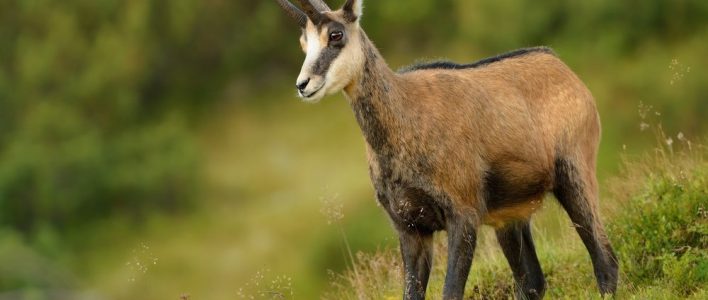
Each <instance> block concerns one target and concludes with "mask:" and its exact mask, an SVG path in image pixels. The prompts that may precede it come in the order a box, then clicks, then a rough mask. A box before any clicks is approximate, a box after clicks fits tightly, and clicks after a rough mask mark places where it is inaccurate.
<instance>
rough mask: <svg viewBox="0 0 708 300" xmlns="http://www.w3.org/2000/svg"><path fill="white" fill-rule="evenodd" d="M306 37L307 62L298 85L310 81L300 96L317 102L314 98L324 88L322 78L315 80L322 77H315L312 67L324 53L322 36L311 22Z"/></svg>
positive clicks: (301, 70)
mask: <svg viewBox="0 0 708 300" xmlns="http://www.w3.org/2000/svg"><path fill="white" fill-rule="evenodd" d="M305 36H306V42H305V43H306V44H307V48H306V49H305V62H304V63H303V64H302V68H301V69H300V75H298V77H297V83H301V82H304V81H306V80H308V79H309V80H310V83H309V84H308V85H307V86H306V87H305V89H304V90H303V91H302V92H299V94H300V97H301V98H303V100H305V101H317V100H319V99H313V98H315V94H319V93H320V91H319V90H320V89H321V88H322V85H323V82H322V79H321V78H315V77H321V76H314V75H312V74H311V72H312V66H313V65H314V64H315V62H316V61H317V59H318V58H319V57H320V52H322V43H321V42H320V36H319V33H318V32H317V29H316V26H314V25H313V24H312V22H311V21H309V20H308V23H307V27H306V29H305ZM320 98H321V97H320Z"/></svg>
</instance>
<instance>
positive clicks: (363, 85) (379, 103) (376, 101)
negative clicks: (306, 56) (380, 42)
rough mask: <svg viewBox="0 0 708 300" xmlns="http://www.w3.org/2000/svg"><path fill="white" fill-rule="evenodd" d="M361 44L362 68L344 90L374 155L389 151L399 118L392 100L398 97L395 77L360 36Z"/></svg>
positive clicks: (374, 50) (374, 49)
mask: <svg viewBox="0 0 708 300" xmlns="http://www.w3.org/2000/svg"><path fill="white" fill-rule="evenodd" d="M361 45H362V50H363V51H364V58H365V61H364V67H363V68H362V70H361V72H360V74H358V75H357V76H356V77H355V79H354V80H353V82H352V83H351V84H350V85H349V86H347V87H346V88H345V90H344V91H345V93H346V95H347V98H348V99H349V104H350V105H351V107H352V110H353V111H354V115H355V117H356V120H357V123H359V127H360V128H361V131H362V133H363V134H364V138H365V139H366V142H367V144H369V146H370V147H371V149H372V150H373V151H374V152H376V153H378V154H383V153H387V152H389V151H390V149H391V147H390V146H391V138H393V136H395V128H396V127H397V126H396V123H398V119H399V118H400V116H399V114H398V113H396V111H397V109H396V107H397V106H398V104H397V103H395V102H396V101H393V100H394V99H396V96H395V95H398V94H400V93H398V86H397V75H396V74H395V73H394V72H393V71H392V70H391V69H390V68H389V67H388V65H387V64H386V62H385V61H384V60H383V58H382V57H381V54H379V51H378V50H376V47H374V45H373V43H371V41H369V39H368V38H367V37H366V35H365V34H363V33H362V43H361Z"/></svg>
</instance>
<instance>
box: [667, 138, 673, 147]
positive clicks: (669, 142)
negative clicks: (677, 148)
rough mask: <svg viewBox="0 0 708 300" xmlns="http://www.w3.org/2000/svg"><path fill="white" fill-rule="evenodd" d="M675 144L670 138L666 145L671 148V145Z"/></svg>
mask: <svg viewBox="0 0 708 300" xmlns="http://www.w3.org/2000/svg"><path fill="white" fill-rule="evenodd" d="M673 143H674V140H673V139H672V138H668V139H667V140H666V145H668V146H669V147H671V145H673Z"/></svg>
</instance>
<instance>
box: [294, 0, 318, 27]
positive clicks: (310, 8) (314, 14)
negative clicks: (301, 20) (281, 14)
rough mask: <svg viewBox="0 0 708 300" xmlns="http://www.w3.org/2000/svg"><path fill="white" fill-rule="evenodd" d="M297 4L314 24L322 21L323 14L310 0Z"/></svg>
mask: <svg viewBox="0 0 708 300" xmlns="http://www.w3.org/2000/svg"><path fill="white" fill-rule="evenodd" d="M297 2H299V3H300V6H302V8H303V9H304V10H305V14H307V17H308V18H310V20H312V23H315V24H319V23H320V21H322V14H321V13H320V11H319V10H318V9H317V8H315V6H314V5H312V3H311V2H310V1H309V0H298V1H297Z"/></svg>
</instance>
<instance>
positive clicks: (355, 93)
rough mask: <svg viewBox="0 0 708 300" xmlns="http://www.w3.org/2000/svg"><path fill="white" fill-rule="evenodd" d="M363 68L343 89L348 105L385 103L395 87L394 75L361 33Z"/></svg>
mask: <svg viewBox="0 0 708 300" xmlns="http://www.w3.org/2000/svg"><path fill="white" fill-rule="evenodd" d="M361 47H362V51H363V52H364V66H363V68H362V70H361V72H360V73H359V74H357V75H356V76H355V77H354V80H352V82H351V83H350V84H349V85H348V86H347V87H345V88H344V92H345V94H346V95H347V96H348V98H349V101H350V103H352V104H354V103H355V102H358V101H377V102H378V101H385V100H386V99H387V98H388V97H389V95H390V92H391V91H392V89H393V88H394V86H395V81H396V73H394V72H393V71H392V70H391V69H390V68H389V67H388V65H387V64H386V61H385V60H384V59H383V57H382V56H381V54H380V53H379V50H378V49H376V46H374V44H373V43H372V42H371V40H369V38H368V37H367V36H366V34H365V33H364V32H362V33H361Z"/></svg>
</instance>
